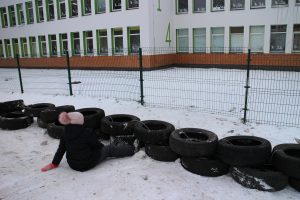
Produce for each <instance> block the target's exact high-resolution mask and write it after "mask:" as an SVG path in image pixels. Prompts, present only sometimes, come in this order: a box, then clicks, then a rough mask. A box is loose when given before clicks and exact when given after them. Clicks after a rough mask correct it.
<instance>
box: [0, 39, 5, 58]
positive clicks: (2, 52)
mask: <svg viewBox="0 0 300 200" xmlns="http://www.w3.org/2000/svg"><path fill="white" fill-rule="evenodd" d="M3 49H4V48H3V43H2V40H0V57H1V58H4V50H3Z"/></svg>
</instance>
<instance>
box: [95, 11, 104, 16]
mask: <svg viewBox="0 0 300 200" xmlns="http://www.w3.org/2000/svg"><path fill="white" fill-rule="evenodd" d="M105 13H106V11H103V12H96V13H95V14H96V15H98V14H105Z"/></svg>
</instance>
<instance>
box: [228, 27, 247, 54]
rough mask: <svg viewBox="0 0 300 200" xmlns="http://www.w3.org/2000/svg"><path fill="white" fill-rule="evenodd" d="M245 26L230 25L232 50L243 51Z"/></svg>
mask: <svg viewBox="0 0 300 200" xmlns="http://www.w3.org/2000/svg"><path fill="white" fill-rule="evenodd" d="M243 47H244V27H230V52H243Z"/></svg>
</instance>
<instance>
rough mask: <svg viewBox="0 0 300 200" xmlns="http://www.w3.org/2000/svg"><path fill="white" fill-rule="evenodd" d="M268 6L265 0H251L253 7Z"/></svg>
mask: <svg viewBox="0 0 300 200" xmlns="http://www.w3.org/2000/svg"><path fill="white" fill-rule="evenodd" d="M264 7H266V2H265V0H251V8H264Z"/></svg>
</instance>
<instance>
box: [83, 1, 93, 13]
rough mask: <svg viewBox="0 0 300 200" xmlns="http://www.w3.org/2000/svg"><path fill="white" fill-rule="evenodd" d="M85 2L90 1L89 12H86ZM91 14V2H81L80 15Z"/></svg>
mask: <svg viewBox="0 0 300 200" xmlns="http://www.w3.org/2000/svg"><path fill="white" fill-rule="evenodd" d="M86 1H90V10H88V12H87V11H86V3H85V2H86ZM91 14H92V0H81V15H82V16H88V15H91Z"/></svg>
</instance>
